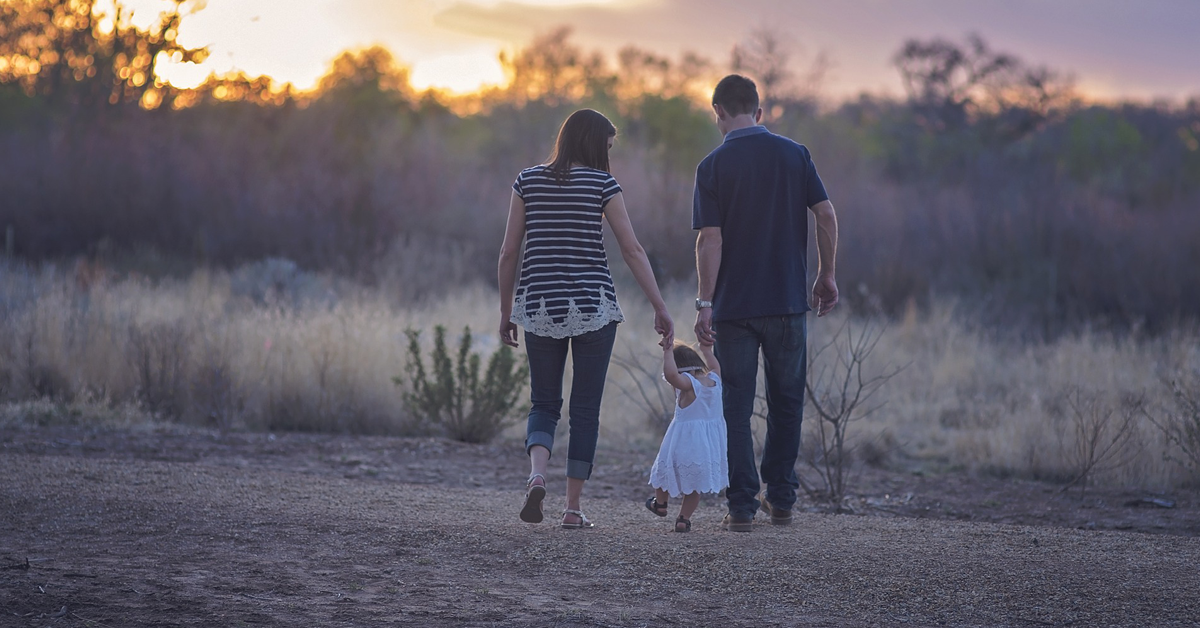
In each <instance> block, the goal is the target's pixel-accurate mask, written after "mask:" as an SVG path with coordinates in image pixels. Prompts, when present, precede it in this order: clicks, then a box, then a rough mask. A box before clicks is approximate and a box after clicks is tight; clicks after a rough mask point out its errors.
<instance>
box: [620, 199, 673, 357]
mask: <svg viewBox="0 0 1200 628" xmlns="http://www.w3.org/2000/svg"><path fill="white" fill-rule="evenodd" d="M604 215H605V217H607V218H608V225H609V226H610V227H612V230H613V235H615V236H616V237H617V244H618V245H619V246H620V247H621V257H622V258H623V259H624V260H625V264H626V265H627V266H629V270H630V271H631V272H632V273H633V278H634V279H635V280H637V282H638V286H640V287H641V288H642V292H643V293H645V295H646V298H647V299H649V300H650V305H651V306H652V307H653V308H654V331H656V332H658V333H659V334H661V335H662V336H663V338H665V339H666V341H667V343H668V344H670V343H673V342H674V341H675V324H674V323H673V322H672V321H671V314H670V313H669V312H668V311H667V303H666V302H665V301H663V298H662V293H660V292H659V290H658V283H657V282H656V281H654V271H653V270H652V269H651V268H650V258H648V257H646V250H645V249H643V248H642V245H641V243H640V242H638V239H637V234H635V233H634V232H633V225H632V224H631V223H630V222H629V211H628V210H627V209H626V208H625V195H624V194H622V193H620V192H617V195H616V196H614V197H612V199H611V200H609V201H608V204H607V205H605V206H604Z"/></svg>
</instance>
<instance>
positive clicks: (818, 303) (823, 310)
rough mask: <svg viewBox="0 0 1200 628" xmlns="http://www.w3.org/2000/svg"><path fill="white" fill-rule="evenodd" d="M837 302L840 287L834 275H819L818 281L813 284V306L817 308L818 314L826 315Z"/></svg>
mask: <svg viewBox="0 0 1200 628" xmlns="http://www.w3.org/2000/svg"><path fill="white" fill-rule="evenodd" d="M837 303H838V287H837V281H835V280H834V278H833V275H818V276H817V282H816V283H815V284H813V306H815V307H816V309H817V316H825V315H826V314H828V313H829V312H830V311H832V310H833V307H834V306H835V305H837Z"/></svg>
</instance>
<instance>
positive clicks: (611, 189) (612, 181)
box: [600, 174, 621, 207]
mask: <svg viewBox="0 0 1200 628" xmlns="http://www.w3.org/2000/svg"><path fill="white" fill-rule="evenodd" d="M620 193H621V185H620V184H619V183H617V180H616V178H614V177H613V176H612V175H611V174H610V175H608V178H607V179H605V180H604V190H602V191H601V193H600V206H601V207H604V206H605V205H607V204H608V202H609V201H611V200H612V199H613V197H614V196H616V195H618V194H620Z"/></svg>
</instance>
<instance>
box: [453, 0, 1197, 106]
mask: <svg viewBox="0 0 1200 628" xmlns="http://www.w3.org/2000/svg"><path fill="white" fill-rule="evenodd" d="M731 9H734V10H731ZM435 24H436V25H437V26H438V27H440V28H443V29H446V30H448V31H453V32H456V33H461V34H468V35H474V36H478V37H484V38H491V39H495V40H497V41H504V42H511V41H521V40H528V38H529V37H531V36H533V35H534V34H535V33H538V32H544V31H546V30H549V29H551V28H553V27H554V26H556V25H560V24H566V25H570V26H572V27H573V28H574V39H575V40H576V41H577V42H579V43H581V44H583V45H584V46H585V47H587V48H604V49H610V50H616V49H619V48H620V47H621V46H623V45H627V44H634V45H637V46H639V47H642V48H648V49H651V50H656V51H658V52H660V53H665V54H669V55H671V56H672V57H674V56H676V55H677V54H678V52H680V51H682V50H694V51H697V52H699V53H702V54H704V55H705V56H708V57H710V58H713V59H714V60H720V61H725V60H727V59H728V54H729V50H730V48H731V47H732V45H733V44H734V43H735V42H736V41H738V40H739V39H742V38H744V37H745V36H746V34H747V33H749V32H750V31H752V30H754V29H756V28H763V27H767V28H771V29H773V30H775V31H777V32H779V33H781V34H783V35H785V36H787V37H789V38H792V39H793V40H794V41H795V42H797V44H798V45H799V51H800V52H801V54H800V55H798V58H799V59H800V60H806V59H811V57H812V55H814V54H815V53H817V52H822V51H823V52H825V53H827V54H828V55H829V56H830V58H831V59H832V61H833V64H834V69H833V71H832V73H831V74H830V75H829V77H828V79H827V80H826V84H825V89H826V91H827V92H828V93H829V94H830V95H832V96H839V95H844V94H846V93H854V92H858V91H861V90H869V91H890V92H892V93H898V92H899V89H900V83H899V81H898V79H897V74H896V71H895V69H894V68H892V67H891V66H890V63H889V61H890V58H891V56H892V54H893V53H894V52H895V51H896V50H897V49H898V48H899V47H900V46H901V44H902V43H903V42H904V40H905V39H906V38H910V37H919V38H928V37H933V36H942V37H947V38H951V39H956V40H961V39H962V38H963V37H964V36H965V35H966V34H967V33H970V32H976V33H979V34H980V35H982V36H983V38H984V39H985V40H986V41H988V42H989V44H990V45H991V46H992V48H993V49H996V50H1001V51H1005V52H1010V53H1014V54H1016V55H1018V56H1019V57H1021V58H1023V59H1024V60H1025V61H1027V62H1030V63H1033V64H1044V65H1048V66H1050V67H1051V68H1054V69H1057V70H1060V71H1064V72H1069V73H1072V74H1074V75H1075V77H1076V78H1077V80H1078V85H1079V86H1080V87H1081V88H1082V89H1083V90H1085V91H1086V92H1088V93H1090V94H1093V95H1097V96H1101V97H1114V96H1123V97H1133V98H1152V97H1169V98H1174V99H1183V98H1186V97H1188V96H1200V1H1198V0H1140V1H1133V0H1003V1H998V0H838V1H836V2H833V1H829V0H823V1H822V0H788V1H769V0H740V1H738V2H731V1H729V0H646V1H626V2H620V1H618V2H613V3H597V4H592V5H576V6H563V7H545V6H542V7H530V6H528V5H522V4H519V3H514V2H502V3H483V2H467V1H462V2H456V3H449V4H448V6H446V8H445V9H444V10H442V11H441V12H439V13H438V14H437V15H436V17H435Z"/></svg>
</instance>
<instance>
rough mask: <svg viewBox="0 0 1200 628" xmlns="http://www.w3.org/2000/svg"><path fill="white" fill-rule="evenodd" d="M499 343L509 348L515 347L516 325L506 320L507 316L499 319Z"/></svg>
mask: <svg viewBox="0 0 1200 628" xmlns="http://www.w3.org/2000/svg"><path fill="white" fill-rule="evenodd" d="M500 342H503V343H504V344H506V345H508V346H510V347H516V346H518V345H517V324H516V323H514V322H512V321H510V320H508V317H507V316H504V317H501V318H500Z"/></svg>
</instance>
